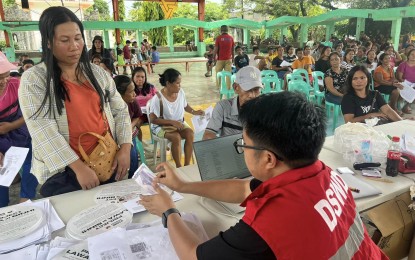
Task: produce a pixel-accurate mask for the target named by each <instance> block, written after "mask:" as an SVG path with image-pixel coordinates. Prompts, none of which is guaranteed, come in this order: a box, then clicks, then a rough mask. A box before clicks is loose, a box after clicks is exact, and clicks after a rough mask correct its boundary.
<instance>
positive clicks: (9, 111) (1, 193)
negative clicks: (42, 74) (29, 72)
mask: <svg viewBox="0 0 415 260" xmlns="http://www.w3.org/2000/svg"><path fill="white" fill-rule="evenodd" d="M0 60H1V61H2V62H0V100H1V102H0V158H1V159H0V165H2V164H3V162H2V160H3V159H2V158H3V156H4V154H5V153H6V152H7V151H8V150H9V148H10V147H11V146H17V147H26V148H29V153H28V155H27V156H26V159H25V161H24V164H23V167H22V169H23V170H22V176H21V185H20V187H21V189H20V198H21V199H20V201H25V200H28V199H34V198H35V196H36V187H37V185H38V181H37V179H36V177H35V176H34V175H33V174H31V173H30V166H31V162H32V145H31V138H30V135H29V131H28V130H27V127H26V125H25V121H24V119H23V116H22V112H21V110H20V106H19V102H18V90H19V83H20V81H19V79H18V78H15V77H10V70H13V69H16V67H15V66H14V65H13V64H11V63H10V62H9V61H8V60H7V58H6V56H5V55H4V54H3V53H1V52H0ZM8 204H9V188H8V187H5V186H0V208H1V207H6V206H7V205H8Z"/></svg>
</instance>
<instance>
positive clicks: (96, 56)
mask: <svg viewBox="0 0 415 260" xmlns="http://www.w3.org/2000/svg"><path fill="white" fill-rule="evenodd" d="M94 59H99V61H100V63H101V60H102V56H101V55H100V54H98V53H95V54H94V55H92V57H91V62H93V61H94Z"/></svg>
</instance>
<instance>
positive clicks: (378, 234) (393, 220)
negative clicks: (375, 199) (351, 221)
mask: <svg viewBox="0 0 415 260" xmlns="http://www.w3.org/2000/svg"><path fill="white" fill-rule="evenodd" d="M411 203H412V201H411V197H410V195H409V192H406V193H403V194H401V195H399V196H398V197H396V198H394V199H392V200H390V201H387V202H385V203H383V204H381V205H379V206H377V207H375V208H373V209H371V210H369V211H367V212H366V214H365V215H367V216H368V218H369V219H370V221H371V222H372V223H373V224H374V225H375V226H376V227H377V229H376V230H375V232H374V233H373V235H372V239H373V241H375V243H376V244H377V245H378V246H379V247H380V248H381V249H382V250H383V252H385V254H386V255H388V256H389V257H390V259H391V260H395V259H397V260H400V259H402V258H404V257H406V256H408V253H409V249H410V247H411V242H412V237H413V233H414V221H415V211H413V210H410V209H409V208H408V205H410V204H411Z"/></svg>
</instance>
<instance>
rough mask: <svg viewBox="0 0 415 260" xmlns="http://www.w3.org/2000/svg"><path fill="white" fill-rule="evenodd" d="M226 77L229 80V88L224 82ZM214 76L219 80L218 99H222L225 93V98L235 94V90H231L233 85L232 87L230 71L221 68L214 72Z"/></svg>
mask: <svg viewBox="0 0 415 260" xmlns="http://www.w3.org/2000/svg"><path fill="white" fill-rule="evenodd" d="M227 77H229V81H230V82H231V86H230V89H228V87H227V84H226V81H227V80H226V78H227ZM216 78H217V79H218V80H220V92H219V97H220V99H222V97H223V96H224V95H226V98H228V99H229V98H232V97H233V96H234V95H235V91H234V90H233V87H232V73H230V72H229V71H225V70H222V71H219V72H218V73H217V74H216Z"/></svg>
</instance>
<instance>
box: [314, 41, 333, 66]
mask: <svg viewBox="0 0 415 260" xmlns="http://www.w3.org/2000/svg"><path fill="white" fill-rule="evenodd" d="M330 53H331V48H330V47H329V46H324V47H323V49H322V50H321V55H320V59H318V61H316V66H315V70H316V71H321V72H323V73H326V71H328V70H329V69H330V61H329V56H330Z"/></svg>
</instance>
